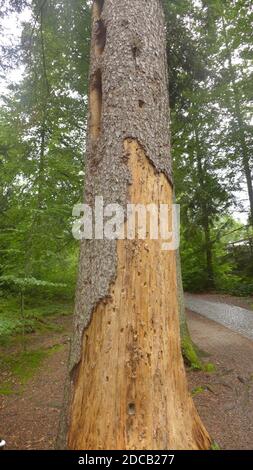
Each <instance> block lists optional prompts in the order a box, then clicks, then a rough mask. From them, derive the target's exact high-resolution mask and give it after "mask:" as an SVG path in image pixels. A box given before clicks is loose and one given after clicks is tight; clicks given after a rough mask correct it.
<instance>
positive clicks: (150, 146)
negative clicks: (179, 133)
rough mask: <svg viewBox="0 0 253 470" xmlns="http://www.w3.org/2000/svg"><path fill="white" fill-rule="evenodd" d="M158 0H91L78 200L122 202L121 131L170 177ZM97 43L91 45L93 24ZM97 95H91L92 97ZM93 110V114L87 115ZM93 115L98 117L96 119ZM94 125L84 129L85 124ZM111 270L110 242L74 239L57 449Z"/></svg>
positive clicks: (113, 245) (125, 184)
mask: <svg viewBox="0 0 253 470" xmlns="http://www.w3.org/2000/svg"><path fill="white" fill-rule="evenodd" d="M162 3H163V2H162V1H161V0H135V1H134V2H133V1H132V0H118V1H117V2H115V1H114V0H105V1H104V4H103V9H102V11H101V9H100V8H98V5H97V2H96V1H94V5H93V17H92V40H91V63H90V77H89V82H90V97H89V103H90V104H89V118H88V129H89V132H88V136H87V160H86V182H85V183H86V184H85V191H84V197H85V202H86V203H87V204H89V205H90V206H92V207H94V200H95V196H103V198H104V203H105V205H106V204H110V203H118V204H120V205H121V206H122V207H126V205H127V203H128V188H129V185H130V184H131V175H130V173H129V169H128V166H127V155H125V153H124V141H125V140H126V139H128V138H131V139H133V140H136V141H138V142H139V144H140V146H141V147H142V148H143V149H144V152H145V154H146V156H147V158H148V159H149V161H150V162H151V164H152V165H153V167H154V169H155V171H157V172H158V173H164V174H165V176H166V177H167V179H168V180H169V182H170V184H172V170H171V156H170V138H169V98H168V74H167V57H166V28H165V17H164V10H163V5H162ZM101 22H102V24H103V28H104V31H106V38H104V49H103V51H101V48H99V49H98V48H97V47H96V37H97V34H98V28H99V24H101ZM98 74H99V75H100V76H101V86H102V89H101V90H100V91H101V93H97V97H98V96H101V99H102V103H100V105H101V106H99V103H98V106H95V108H97V109H100V112H99V113H97V112H96V111H95V110H94V105H93V102H92V93H93V91H94V78H95V77H96V76H98ZM96 99H97V98H96V97H95V100H96ZM94 113H95V114H99V116H98V115H96V116H94ZM98 118H99V120H100V122H98ZM94 126H95V128H96V131H95V132H93V131H92V127H94ZM116 275H117V241H116V240H115V241H109V240H85V241H83V242H82V243H81V247H80V259H79V273H78V282H77V289H76V301H75V312H74V335H73V339H72V344H71V351H70V359H69V377H68V378H67V383H66V387H65V397H64V410H63V414H62V419H61V423H60V429H59V434H58V440H57V448H59V449H64V448H66V438H67V430H68V424H69V421H68V418H69V417H68V413H69V406H70V402H71V397H72V388H73V384H74V381H75V371H76V370H77V367H78V364H79V362H80V357H81V351H82V346H83V339H84V335H85V331H86V329H87V327H88V325H89V324H90V321H91V318H92V313H93V311H94V310H95V309H96V307H97V305H98V304H99V302H101V301H103V300H104V299H106V298H107V297H108V293H109V291H110V287H111V285H112V284H113V282H114V281H115V279H116Z"/></svg>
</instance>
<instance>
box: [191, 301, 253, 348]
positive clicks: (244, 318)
mask: <svg viewBox="0 0 253 470" xmlns="http://www.w3.org/2000/svg"><path fill="white" fill-rule="evenodd" d="M185 303H186V307H187V308H188V309H189V310H191V311H193V312H196V313H199V314H200V315H202V316H204V317H206V318H209V319H210V320H213V321H216V322H217V323H220V324H221V325H223V326H226V327H227V328H230V329H231V330H233V331H235V332H237V333H240V334H241V335H243V336H245V337H246V338H249V339H253V312H252V311H251V310H247V309H245V308H241V307H238V306H235V305H229V304H225V303H219V302H210V301H208V300H203V299H201V298H199V297H197V296H195V295H191V294H186V295H185Z"/></svg>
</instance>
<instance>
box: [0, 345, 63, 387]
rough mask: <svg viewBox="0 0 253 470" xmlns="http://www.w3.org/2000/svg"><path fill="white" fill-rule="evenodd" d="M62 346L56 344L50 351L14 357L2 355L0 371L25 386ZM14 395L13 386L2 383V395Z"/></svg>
mask: <svg viewBox="0 0 253 470" xmlns="http://www.w3.org/2000/svg"><path fill="white" fill-rule="evenodd" d="M62 348H63V345H62V344H56V345H54V346H53V347H51V348H48V349H37V350H34V351H26V352H21V353H19V354H15V355H13V356H8V355H4V354H2V355H1V356H0V369H1V370H2V371H4V372H6V373H8V374H9V375H10V377H11V378H14V379H17V381H18V383H19V385H21V386H24V385H26V384H27V382H28V381H29V380H31V379H32V377H33V376H34V375H35V374H36V372H37V370H38V369H39V368H40V366H41V365H42V363H43V361H44V360H45V359H46V358H47V357H50V356H51V355H52V354H54V353H56V352H58V351H60V350H61V349H62ZM12 393H14V389H13V385H12V384H11V382H10V380H9V381H4V382H2V383H0V395H11V394H12Z"/></svg>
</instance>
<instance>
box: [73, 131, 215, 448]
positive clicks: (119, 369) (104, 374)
mask: <svg viewBox="0 0 253 470" xmlns="http://www.w3.org/2000/svg"><path fill="white" fill-rule="evenodd" d="M124 145H125V152H126V154H127V155H128V158H129V159H128V165H129V168H130V171H131V174H132V184H131V186H130V187H129V201H130V202H131V203H142V204H147V203H172V188H171V185H170V183H169V181H168V179H167V178H166V177H165V176H164V175H163V174H161V173H160V174H159V173H157V172H155V170H154V167H153V165H152V164H151V163H150V162H149V161H148V159H147V158H146V156H145V153H144V151H143V150H142V148H141V147H140V146H139V144H138V143H137V141H135V140H131V139H129V140H126V141H125V142H124ZM117 255H118V266H117V278H116V281H115V283H114V284H113V285H112V286H111V289H110V295H109V296H108V298H107V299H104V301H102V302H100V303H99V305H98V306H97V308H96V310H95V311H94V312H93V315H92V320H91V323H90V325H89V327H88V328H87V329H86V331H85V335H84V341H83V351H82V360H81V363H80V365H79V368H78V372H77V375H76V379H75V383H74V395H73V401H72V406H71V423H70V430H69V437H68V445H69V448H71V449H169V448H172V449H208V448H209V447H210V439H209V436H208V434H207V432H206V430H205V428H204V426H203V424H202V423H201V421H200V418H199V416H198V414H197V412H196V409H195V407H194V405H193V402H192V399H191V397H190V395H189V392H188V389H187V381H186V376H185V371H184V366H183V360H182V356H181V351H180V341H179V336H180V335H179V321H178V299H177V279H176V254H175V252H174V251H162V250H161V240H160V239H159V240H149V239H147V240H133V241H130V240H119V241H118V242H117Z"/></svg>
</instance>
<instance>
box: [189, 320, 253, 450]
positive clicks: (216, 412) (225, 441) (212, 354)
mask: <svg viewBox="0 0 253 470" xmlns="http://www.w3.org/2000/svg"><path fill="white" fill-rule="evenodd" d="M187 318H188V325H189V329H190V333H191V336H192V339H193V341H194V343H195V344H196V345H197V346H198V348H200V350H202V351H204V358H203V360H205V361H208V362H212V363H213V364H214V365H215V367H216V371H215V372H214V373H205V372H202V371H199V372H198V371H197V372H196V371H195V372H194V371H188V381H189V387H190V389H191V390H194V389H195V390H200V393H197V394H196V395H195V397H194V401H195V404H196V406H197V408H198V411H199V414H200V416H201V418H202V420H203V422H204V423H205V425H206V427H207V429H208V431H209V433H210V434H211V436H212V438H213V439H214V440H215V441H216V442H217V443H218V444H219V446H220V447H221V448H222V449H252V448H253V406H252V403H253V341H251V340H249V339H247V338H244V337H243V336H241V335H240V334H238V333H234V332H233V331H231V330H229V329H227V328H225V327H224V326H222V325H220V324H218V323H216V322H214V321H211V320H208V319H207V318H204V317H202V316H201V315H198V314H196V313H192V312H188V313H187Z"/></svg>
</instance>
